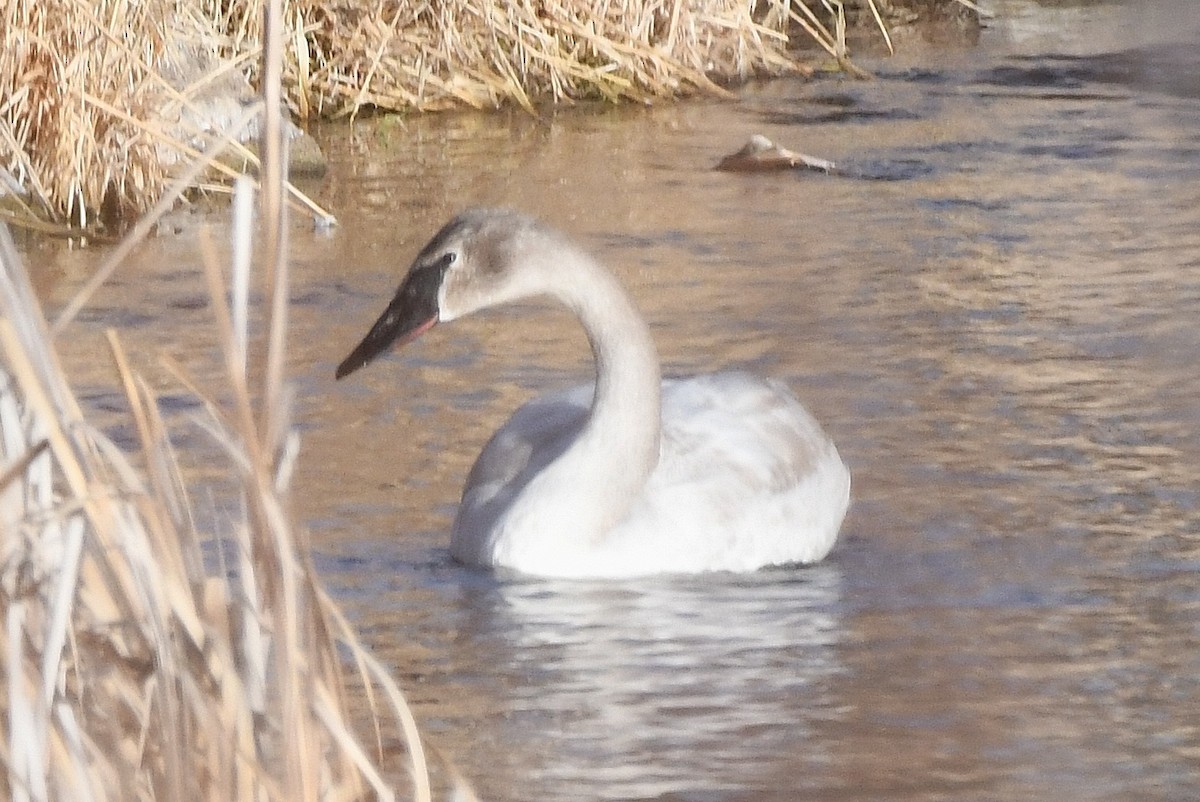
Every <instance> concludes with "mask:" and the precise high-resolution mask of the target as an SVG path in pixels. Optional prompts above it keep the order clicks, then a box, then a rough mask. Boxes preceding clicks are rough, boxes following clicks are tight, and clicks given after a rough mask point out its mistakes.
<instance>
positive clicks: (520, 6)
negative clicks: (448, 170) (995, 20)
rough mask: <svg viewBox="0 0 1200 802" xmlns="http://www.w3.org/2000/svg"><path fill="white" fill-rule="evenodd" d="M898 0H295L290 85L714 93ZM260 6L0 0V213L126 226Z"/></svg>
mask: <svg viewBox="0 0 1200 802" xmlns="http://www.w3.org/2000/svg"><path fill="white" fill-rule="evenodd" d="M906 1H907V2H908V3H910V4H911V2H913V0H906ZM922 1H923V2H928V3H936V4H940V5H947V4H949V5H952V6H953V5H955V4H956V3H957V4H967V5H969V3H968V2H967V0H922ZM898 2H899V0H891V1H890V2H889V0H859V1H858V2H846V3H845V5H844V6H843V3H841V2H837V3H834V2H820V3H818V2H815V1H814V0H808V2H801V1H800V0H757V1H756V2H749V1H748V0H703V2H701V1H700V0H444V1H440V2H430V1H429V0H389V2H383V3H372V2H360V0H284V3H283V11H282V14H283V25H284V27H285V36H284V40H285V52H284V63H283V75H282V83H283V88H284V98H285V100H286V102H287V104H288V105H289V107H290V108H291V110H292V112H293V114H294V115H295V116H297V117H299V118H305V119H306V118H311V117H314V116H318V115H320V116H336V115H345V114H355V113H357V112H358V111H359V110H361V109H363V108H373V109H382V110H387V111H426V110H434V109H444V108H448V107H451V106H463V105H465V106H472V107H476V108H490V107H495V106H499V105H502V104H507V103H514V104H518V105H521V106H524V107H526V108H530V109H532V108H533V106H534V104H535V103H537V102H540V101H543V100H549V101H553V102H566V101H574V100H580V99H586V98H596V99H605V100H610V101H619V100H632V101H637V102H649V101H651V100H654V99H656V98H663V97H672V96H678V95H683V94H688V93H693V92H710V93H720V92H722V91H723V90H722V88H721V87H722V86H724V85H727V84H729V83H730V82H737V81H740V80H744V79H746V78H748V77H750V76H753V75H762V74H778V73H782V72H788V71H795V70H800V69H803V68H802V67H801V65H800V64H799V63H798V62H797V60H796V58H795V57H794V51H793V50H789V48H792V47H794V45H795V44H796V38H797V36H798V37H799V38H800V40H802V41H806V42H815V43H816V44H817V45H819V47H820V48H822V49H823V50H825V51H826V52H827V53H828V55H829V56H831V57H832V58H834V59H836V60H837V61H838V62H839V63H840V64H841V65H842V66H843V67H844V68H846V69H849V70H852V71H854V68H853V66H852V65H851V64H850V63H849V61H848V60H847V59H846V49H845V28H846V13H845V11H844V8H849V9H850V10H851V14H852V15H853V14H855V13H857V14H858V15H859V16H863V17H865V18H869V19H871V20H873V21H874V22H875V23H876V24H877V25H878V26H879V28H880V29H881V30H883V31H884V32H885V36H886V27H885V16H886V15H887V13H890V10H892V9H893V7H894V6H896V3H898ZM810 6H811V8H810ZM896 7H897V8H898V7H899V6H896ZM262 9H263V3H262V2H261V1H260V2H236V3H234V2H223V0H140V1H138V2H135V1H134V0H103V2H100V1H98V0H3V2H2V3H0V24H2V25H3V28H2V29H0V30H2V34H0V35H2V38H3V41H0V171H3V170H7V172H8V173H9V174H10V175H11V176H13V177H14V178H15V179H16V181H17V182H18V183H19V184H21V185H22V186H23V187H24V188H25V190H26V191H27V193H28V195H27V196H26V197H24V198H21V197H17V196H15V195H11V194H10V195H9V196H8V197H7V199H6V198H5V195H4V191H3V189H2V188H0V216H7V217H8V218H9V219H10V220H11V219H14V218H25V219H27V218H29V217H30V216H31V215H33V214H35V213H36V215H37V216H41V217H48V218H49V219H52V220H56V221H60V222H64V223H65V222H70V223H72V224H73V225H75V226H78V227H80V228H87V227H89V224H92V223H94V221H95V218H96V217H97V215H99V216H100V217H101V218H103V219H104V220H107V221H108V222H109V223H112V224H114V225H115V224H117V223H119V221H120V220H122V219H128V218H130V217H132V216H133V213H136V212H140V211H142V210H144V209H146V208H147V207H148V206H149V205H150V204H151V203H152V202H153V201H154V200H155V199H156V198H157V197H159V196H160V195H161V193H162V190H163V188H164V187H165V185H166V183H167V181H168V180H169V177H168V173H169V172H170V170H171V168H172V166H173V165H175V164H178V163H181V162H184V161H186V160H188V159H190V158H194V157H195V156H196V154H197V152H198V151H201V150H203V149H204V148H205V147H206V145H207V144H208V143H209V142H210V141H211V139H212V138H213V137H214V136H216V135H218V134H219V133H221V132H223V131H225V130H227V129H228V128H230V127H231V125H232V123H233V122H234V118H235V117H236V116H237V115H236V109H237V106H238V102H239V100H240V98H238V97H237V95H238V94H239V91H240V90H239V87H241V88H245V87H248V86H249V84H248V83H247V82H246V80H245V79H246V74H247V73H253V72H254V70H255V69H256V67H255V64H257V58H256V54H257V53H258V51H259V48H260V46H261V42H262V16H263V14H262ZM881 9H882V13H881ZM868 12H869V13H868ZM251 77H256V76H251ZM239 133H240V132H234V134H239ZM0 187H2V185H0ZM93 227H94V226H93Z"/></svg>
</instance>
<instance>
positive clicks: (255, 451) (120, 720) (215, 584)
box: [0, 106, 473, 802]
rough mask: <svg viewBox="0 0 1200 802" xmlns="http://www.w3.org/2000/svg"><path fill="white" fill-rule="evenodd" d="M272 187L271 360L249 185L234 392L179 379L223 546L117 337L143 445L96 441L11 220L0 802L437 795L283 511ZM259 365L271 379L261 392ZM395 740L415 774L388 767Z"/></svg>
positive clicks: (279, 314) (262, 209)
mask: <svg viewBox="0 0 1200 802" xmlns="http://www.w3.org/2000/svg"><path fill="white" fill-rule="evenodd" d="M275 108H276V109H278V106H276V107H275ZM277 126H278V120H276V121H275V123H274V125H266V126H265V129H266V130H277ZM278 151H279V148H277V147H276V148H264V152H273V153H277V152H278ZM265 172H267V173H271V172H274V173H275V174H277V175H279V176H280V178H279V180H278V181H277V182H276V183H275V184H274V186H275V189H274V191H273V197H269V195H271V194H272V191H271V190H270V186H271V184H270V183H268V182H267V181H266V180H265V179H264V191H263V192H260V195H259V198H260V202H259V213H258V214H259V219H260V220H261V221H262V230H263V231H265V232H267V235H266V236H265V237H264V241H263V242H260V243H259V246H260V248H259V252H260V253H262V254H263V256H262V261H261V264H262V265H263V268H265V269H260V270H257V271H253V272H256V273H261V274H262V278H261V282H262V284H263V285H264V287H265V290H264V291H265V294H266V297H267V298H268V299H269V300H268V301H267V303H266V309H267V310H268V312H267V317H268V320H267V321H266V328H267V330H268V331H269V332H270V335H269V337H268V338H267V343H266V344H265V345H264V346H263V347H264V349H265V350H264V352H263V353H261V354H250V353H249V345H248V343H249V340H248V338H247V334H246V332H247V328H248V325H249V323H248V321H249V317H250V309H249V307H248V302H247V298H248V297H249V294H250V293H249V283H250V280H251V279H250V276H251V273H252V271H251V265H250V257H249V254H250V253H251V252H252V248H251V243H250V237H251V230H252V223H251V216H252V215H251V211H252V205H253V200H252V194H253V185H252V182H250V181H249V179H241V181H240V182H239V186H238V189H237V194H236V202H235V208H236V213H235V226H234V228H235V233H234V242H233V248H232V252H233V253H234V254H235V257H234V258H233V264H232V265H230V266H229V269H228V270H226V269H224V268H223V267H222V266H221V264H220V262H219V260H218V259H217V258H216V257H215V255H214V254H215V253H216V251H217V248H216V247H215V245H213V244H212V243H208V244H207V245H206V248H205V250H206V253H205V257H206V258H205V266H206V271H207V275H208V280H209V285H210V290H211V296H210V300H211V305H212V308H213V311H214V318H215V321H216V324H217V326H218V329H219V334H220V337H221V341H222V344H223V354H224V362H225V367H226V371H225V374H226V378H227V386H225V387H220V388H207V389H205V390H203V391H202V390H200V389H197V388H196V385H195V383H194V382H193V381H192V380H191V379H190V378H189V377H188V375H187V374H186V372H185V371H184V370H183V369H182V368H180V367H179V366H177V365H170V364H168V367H170V368H171V369H172V370H173V371H174V372H175V373H176V375H177V376H178V378H179V379H180V381H181V382H183V383H184V384H186V385H189V386H191V387H192V388H193V389H194V391H195V392H196V393H197V394H198V395H199V397H200V398H201V399H202V401H203V404H204V408H205V409H206V414H205V415H203V416H202V417H201V418H200V419H199V420H198V421H197V423H198V425H200V426H202V427H203V428H204V429H206V430H207V431H208V432H209V433H210V434H211V436H212V437H213V438H215V440H216V442H217V443H219V444H220V446H221V447H222V449H223V452H224V454H225V455H226V457H227V469H228V471H229V474H230V475H231V476H232V477H235V478H236V480H237V484H238V486H240V488H241V495H240V502H238V503H237V504H236V505H235V508H234V509H231V510H230V511H229V513H228V525H227V527H225V528H224V529H223V531H221V532H217V533H214V532H207V531H202V530H201V529H200V528H199V526H198V525H197V523H196V520H197V519H196V516H195V515H194V514H193V510H192V505H191V499H190V496H189V493H188V489H187V487H186V486H185V483H184V481H183V478H182V476H181V474H180V471H179V468H178V465H177V460H176V455H175V452H174V451H173V449H172V446H171V443H170V440H169V438H168V436H167V426H166V424H165V422H164V421H163V419H162V418H161V416H160V414H159V411H158V404H157V399H156V397H155V394H154V392H153V391H152V390H151V388H150V386H149V385H148V384H147V383H146V382H144V381H143V380H142V379H141V378H140V377H139V376H138V375H137V373H136V372H135V371H133V370H132V369H131V367H130V362H129V359H128V358H127V356H126V354H125V352H124V349H123V347H122V345H121V340H120V336H119V334H118V333H117V332H115V331H110V332H109V334H108V340H109V348H110V351H111V355H112V361H113V366H114V376H115V377H116V379H117V381H118V382H119V383H120V385H121V387H122V388H123V390H124V394H125V398H126V400H127V403H128V414H129V420H130V423H131V425H132V428H133V429H134V430H135V431H136V433H137V438H138V440H139V443H140V453H139V454H137V455H136V456H135V457H131V456H130V455H127V454H125V453H123V452H122V451H121V450H120V449H118V448H117V447H116V446H114V444H113V443H112V442H111V441H109V440H108V439H107V438H106V437H105V436H104V435H103V434H102V433H101V432H99V431H97V430H96V429H94V428H93V427H92V426H90V425H89V423H88V418H87V414H86V412H85V411H84V410H83V409H82V408H81V407H80V405H79V404H78V402H77V401H76V397H75V394H74V392H73V390H72V388H71V386H70V384H69V382H68V380H67V378H66V376H65V375H64V373H63V371H62V369H61V366H60V364H59V361H58V357H57V355H56V352H55V348H54V339H53V334H52V330H51V326H50V324H49V323H48V321H47V320H46V319H45V317H43V315H42V313H41V311H40V307H39V304H38V302H37V299H36V298H35V297H34V294H33V291H32V288H31V286H30V283H29V280H28V276H27V275H26V273H25V268H24V266H23V264H22V262H21V260H20V258H19V256H18V255H17V253H16V251H15V248H14V246H13V242H12V239H11V238H10V236H9V234H8V230H7V228H6V227H4V226H3V225H0V354H2V359H0V617H2V618H3V624H4V628H3V632H4V641H3V645H2V646H0V666H2V667H3V675H4V680H5V681H4V688H5V691H4V695H3V697H2V698H0V715H2V721H3V725H2V726H0V762H2V764H3V767H4V771H3V772H0V796H2V797H3V798H6V799H12V800H14V801H15V802H26V801H35V802H37V801H40V800H57V799H80V800H202V799H209V800H214V802H215V801H216V800H221V801H223V802H224V801H228V800H233V801H235V802H242V801H245V802H251V800H254V802H259V801H261V800H287V802H305V801H307V800H314V801H315V800H343V799H344V800H350V799H367V798H373V799H384V800H386V799H393V798H395V796H396V795H397V794H396V792H395V790H394V789H393V788H392V785H391V784H392V782H394V781H395V778H396V777H398V776H399V777H403V776H404V775H405V774H408V775H409V776H410V777H411V779H412V791H411V796H412V797H414V798H416V799H421V800H424V799H430V798H431V795H432V792H431V784H430V779H429V777H430V774H429V770H428V766H427V765H426V762H425V757H424V750H423V748H422V745H421V741H420V738H419V736H418V734H417V731H416V725H415V722H414V720H413V718H412V715H411V713H410V712H409V710H408V708H407V706H406V704H405V702H404V699H403V697H402V695H401V693H400V691H399V689H398V688H397V686H396V685H395V683H394V682H393V681H392V679H391V678H390V677H389V675H388V673H387V671H386V670H384V668H383V667H382V666H381V665H380V664H379V663H378V662H377V661H375V659H374V658H373V657H372V656H371V655H370V653H369V652H367V651H366V650H365V649H364V648H363V647H362V646H361V644H360V643H359V641H358V640H357V638H356V636H355V634H354V632H353V631H352V629H351V628H350V626H349V625H348V624H347V622H346V620H345V619H344V618H343V617H342V615H341V613H340V612H339V610H338V608H337V606H336V605H335V604H334V603H333V601H331V599H330V598H329V597H328V595H327V594H326V593H325V591H324V590H323V589H322V587H321V585H320V583H319V581H318V579H317V576H316V573H315V571H314V569H313V566H312V564H311V560H310V558H309V555H308V550H307V547H306V543H305V536H304V532H303V530H302V529H300V528H299V527H297V526H296V524H295V523H294V521H293V520H292V519H291V516H290V513H289V504H288V492H289V491H288V485H289V477H290V474H291V467H292V459H293V458H294V455H295V453H296V448H295V445H296V444H295V435H294V434H293V433H292V430H291V428H290V426H289V421H288V417H287V410H288V406H289V405H288V389H287V385H286V382H285V381H284V378H283V376H282V370H281V368H276V367H271V366H281V365H282V364H283V361H282V357H283V348H284V344H285V342H286V323H287V315H286V303H285V300H286V298H287V269H286V263H287V260H286V231H287V227H286V225H285V224H284V218H285V211H284V209H285V206H284V204H283V203H282V200H283V198H282V191H281V188H280V187H281V183H282V175H281V173H282V171H281V170H280V169H279V168H278V165H277V166H276V169H275V170H274V171H265ZM226 298H232V301H229V302H227V301H226ZM248 362H251V363H255V362H261V363H262V364H265V365H267V366H269V367H268V369H267V370H266V372H265V378H264V379H263V380H262V381H261V382H256V381H252V380H251V379H250V378H249V377H248V374H247V370H246V365H247V363H248ZM218 395H220V396H221V397H224V398H228V399H231V400H229V401H227V402H225V403H218V402H217V401H216V400H214V399H215V397H216V396H218ZM253 399H260V400H259V401H255V400H253ZM348 689H357V690H355V691H350V690H348ZM352 692H354V693H360V694H366V700H367V703H368V704H367V707H368V709H369V710H371V711H372V718H373V720H372V721H370V722H362V721H356V720H354V719H352V718H351V716H350V714H349V713H348V712H347V711H349V710H350V709H351V708H352V707H353V708H354V709H359V710H361V709H362V707H363V706H362V705H361V704H354V705H352V704H351V701H352V700H351V699H350V698H349V694H350V693H352ZM364 723H365V725H366V726H365V733H364V732H363V729H364V727H363V726H362V725H363V724H364ZM396 741H399V742H402V743H404V744H406V752H407V766H400V767H397V766H388V765H386V764H385V763H384V762H383V757H382V755H383V752H384V748H383V744H385V743H394V742H396ZM458 793H459V794H460V797H459V798H462V799H470V798H473V797H471V795H470V792H469V791H468V790H466V789H465V788H460V789H459V790H458ZM407 795H409V794H408V793H406V794H405V796H407Z"/></svg>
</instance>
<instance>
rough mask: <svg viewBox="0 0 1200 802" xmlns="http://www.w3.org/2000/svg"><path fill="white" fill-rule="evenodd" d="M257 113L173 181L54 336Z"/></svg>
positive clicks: (57, 323)
mask: <svg viewBox="0 0 1200 802" xmlns="http://www.w3.org/2000/svg"><path fill="white" fill-rule="evenodd" d="M258 111H259V109H258V106H256V105H252V106H248V107H246V109H245V110H243V111H242V114H241V115H240V116H239V117H238V118H237V120H236V121H235V122H234V124H233V125H232V126H230V127H229V128H228V129H226V131H225V132H224V133H223V134H222V135H221V136H219V137H217V138H216V139H215V140H214V141H213V142H212V144H210V145H209V146H208V148H206V149H205V151H204V153H203V154H202V156H201V157H200V158H199V159H198V160H196V161H194V162H192V164H191V165H190V166H189V167H188V169H186V170H185V171H183V173H181V174H180V175H179V177H178V178H176V179H175V180H174V181H173V182H171V185H170V186H169V187H168V188H167V190H166V192H164V193H163V194H162V197H160V198H159V199H158V202H157V203H155V204H154V206H153V207H151V209H150V211H148V212H147V213H146V214H145V215H143V216H142V217H141V218H140V219H139V220H138V222H137V224H136V225H135V226H134V227H133V229H132V230H131V231H130V232H129V233H128V234H126V235H125V237H123V238H122V239H121V243H120V245H118V246H117V247H116V248H115V249H113V252H112V253H110V254H109V255H108V257H107V258H106V259H105V260H104V262H103V263H102V264H101V265H100V267H98V268H97V269H96V271H95V272H94V273H93V274H92V275H91V277H90V278H89V279H88V280H87V282H86V283H85V284H84V285H83V286H82V287H81V288H80V289H79V291H78V292H77V293H76V294H75V297H74V298H72V299H71V301H70V302H69V303H68V304H67V305H66V306H65V307H63V309H62V311H60V312H59V313H58V317H57V318H55V320H54V325H53V327H52V329H51V331H52V332H53V333H54V334H55V335H57V334H61V333H62V331H63V329H65V328H66V327H67V326H68V325H69V324H70V323H71V321H72V320H74V319H75V316H76V315H77V314H79V311H80V310H81V309H83V307H84V305H85V304H86V303H87V302H88V300H89V299H90V298H91V297H92V295H93V294H94V293H95V292H96V290H98V289H100V287H101V286H103V285H104V282H106V281H108V279H109V277H110V276H111V275H112V274H113V271H115V270H116V269H117V267H118V266H119V265H120V264H121V263H122V262H124V261H125V259H126V257H128V256H129V254H130V252H132V251H133V249H134V248H136V247H137V246H138V245H139V244H140V243H141V242H142V240H144V239H145V238H146V235H148V234H149V233H150V231H151V230H152V229H153V228H154V226H156V225H157V224H158V221H159V220H160V219H162V216H163V215H164V214H166V213H167V212H169V211H170V210H171V209H172V208H173V207H174V205H175V203H176V201H178V200H179V198H180V197H181V196H182V195H183V193H184V192H186V191H187V189H188V187H190V186H191V185H192V184H193V183H195V181H196V179H197V178H198V177H199V176H200V174H201V173H203V172H204V170H205V169H207V168H208V166H209V165H210V164H212V163H213V162H214V161H215V160H216V158H217V157H218V156H219V155H220V154H221V153H222V151H224V150H225V148H226V147H228V145H229V143H230V142H232V141H233V139H234V138H235V137H236V136H237V135H238V134H239V133H240V132H241V131H242V130H244V129H245V127H246V125H247V124H248V123H249V122H250V120H252V119H253V118H254V116H255V115H256V114H257V113H258Z"/></svg>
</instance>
